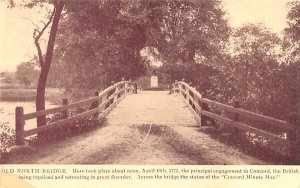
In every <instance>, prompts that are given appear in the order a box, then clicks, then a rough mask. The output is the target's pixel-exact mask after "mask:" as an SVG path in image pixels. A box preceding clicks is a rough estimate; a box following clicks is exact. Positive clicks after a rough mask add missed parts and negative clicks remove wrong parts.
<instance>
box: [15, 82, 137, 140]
mask: <svg viewBox="0 0 300 188" xmlns="http://www.w3.org/2000/svg"><path fill="white" fill-rule="evenodd" d="M132 92H133V87H132V84H131V82H130V81H121V82H118V83H116V84H113V85H111V86H110V87H108V88H106V89H105V90H103V91H101V92H100V93H99V92H95V96H94V97H92V98H89V99H85V100H81V101H77V102H74V103H70V104H69V103H68V99H63V105H62V106H59V107H55V108H51V109H46V110H42V111H37V112H33V113H28V114H24V109H23V107H16V113H15V117H16V122H15V123H16V124H15V131H16V145H22V144H24V138H26V137H29V136H32V135H35V134H37V133H41V132H44V131H49V130H52V129H55V128H58V127H61V126H64V125H67V124H68V123H71V122H74V121H76V120H79V119H83V118H85V117H88V116H91V115H95V116H97V117H98V116H99V118H101V117H104V116H105V115H106V114H107V113H108V112H109V111H110V110H111V109H112V108H113V107H114V106H115V105H116V104H117V103H118V102H119V101H120V100H121V99H122V98H123V97H124V96H125V95H127V94H130V93H132ZM83 106H89V109H88V110H87V111H84V112H82V113H80V114H76V115H73V116H69V114H70V113H69V110H70V109H74V108H81V107H83ZM55 113H60V114H61V117H62V118H61V119H60V120H58V121H56V122H50V123H48V124H46V125H43V126H39V127H37V128H33V129H29V130H25V129H24V126H25V121H27V120H30V119H35V118H38V117H41V116H45V115H50V114H55Z"/></svg>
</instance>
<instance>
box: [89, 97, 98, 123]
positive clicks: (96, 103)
mask: <svg viewBox="0 0 300 188" xmlns="http://www.w3.org/2000/svg"><path fill="white" fill-rule="evenodd" d="M95 97H98V100H96V101H94V102H92V104H91V107H90V109H95V108H98V107H99V91H95ZM93 115H94V117H97V116H98V115H99V113H98V112H96V113H95V114H93Z"/></svg>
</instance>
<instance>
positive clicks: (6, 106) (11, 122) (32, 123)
mask: <svg viewBox="0 0 300 188" xmlns="http://www.w3.org/2000/svg"><path fill="white" fill-rule="evenodd" d="M17 106H22V107H23V109H24V113H25V114H28V113H31V112H35V103H34V102H3V101H0V122H1V123H4V122H7V123H8V126H9V127H11V128H13V129H14V127H15V108H16V107H17ZM56 106H57V105H53V104H51V103H49V102H46V109H49V108H54V107H56ZM35 127H36V120H35V119H31V120H27V121H25V130H28V129H32V128H35ZM0 132H1V130H0Z"/></svg>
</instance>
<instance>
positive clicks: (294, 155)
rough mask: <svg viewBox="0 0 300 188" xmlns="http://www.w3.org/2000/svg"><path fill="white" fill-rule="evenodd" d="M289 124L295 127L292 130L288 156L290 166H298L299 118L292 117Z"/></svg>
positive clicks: (299, 153)
mask: <svg viewBox="0 0 300 188" xmlns="http://www.w3.org/2000/svg"><path fill="white" fill-rule="evenodd" d="M289 123H290V124H292V125H295V126H296V127H295V128H294V129H293V130H292V134H291V135H290V136H291V138H290V139H291V146H290V147H291V149H290V156H291V159H292V164H293V165H296V164H300V118H299V117H297V116H296V115H292V116H291V117H290V119H289Z"/></svg>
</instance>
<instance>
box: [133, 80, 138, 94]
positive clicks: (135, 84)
mask: <svg viewBox="0 0 300 188" xmlns="http://www.w3.org/2000/svg"><path fill="white" fill-rule="evenodd" d="M133 88H134V90H133V92H134V94H137V83H136V82H134V83H133Z"/></svg>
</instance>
